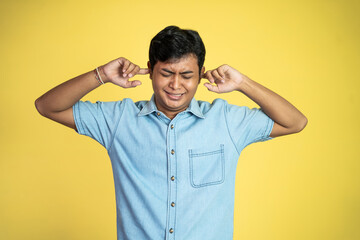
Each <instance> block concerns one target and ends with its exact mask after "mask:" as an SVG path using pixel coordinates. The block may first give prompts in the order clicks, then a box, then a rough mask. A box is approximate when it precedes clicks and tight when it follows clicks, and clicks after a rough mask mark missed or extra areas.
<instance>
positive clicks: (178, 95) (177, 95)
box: [169, 93, 182, 97]
mask: <svg viewBox="0 0 360 240" xmlns="http://www.w3.org/2000/svg"><path fill="white" fill-rule="evenodd" d="M169 94H170V95H173V96H176V97H180V96H181V95H182V94H181V93H180V94H173V93H169Z"/></svg>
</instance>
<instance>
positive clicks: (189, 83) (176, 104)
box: [149, 54, 204, 119]
mask: <svg viewBox="0 0 360 240" xmlns="http://www.w3.org/2000/svg"><path fill="white" fill-rule="evenodd" d="M149 67H150V66H149ZM203 72H204V68H203V69H202V73H203ZM150 78H151V79H152V84H153V89H154V94H155V103H156V107H157V108H158V110H159V111H161V112H163V113H164V114H165V115H166V116H167V117H169V118H170V119H173V118H174V117H175V116H176V114H178V113H179V112H182V111H184V110H186V108H187V107H188V106H189V104H190V102H191V100H192V98H193V97H194V95H195V93H196V89H197V86H198V84H199V83H200V79H199V78H200V76H199V66H198V63H197V57H196V56H194V55H192V54H190V55H186V56H184V57H182V58H180V59H175V60H173V61H168V62H157V63H156V64H155V66H154V69H153V71H152V73H151V74H150Z"/></svg>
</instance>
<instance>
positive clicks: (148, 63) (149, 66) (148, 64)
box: [147, 61, 152, 80]
mask: <svg viewBox="0 0 360 240" xmlns="http://www.w3.org/2000/svg"><path fill="white" fill-rule="evenodd" d="M147 66H148V69H149V71H150V73H149V75H150V79H151V80H152V71H151V65H150V61H148V62H147Z"/></svg>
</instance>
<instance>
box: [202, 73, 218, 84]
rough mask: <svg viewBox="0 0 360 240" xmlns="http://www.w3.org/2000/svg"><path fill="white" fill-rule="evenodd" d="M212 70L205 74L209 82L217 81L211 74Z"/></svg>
mask: <svg viewBox="0 0 360 240" xmlns="http://www.w3.org/2000/svg"><path fill="white" fill-rule="evenodd" d="M210 72H211V71H207V72H206V73H205V74H204V76H205V78H206V79H207V80H209V82H211V83H215V80H214V78H213V77H212V76H211V74H210Z"/></svg>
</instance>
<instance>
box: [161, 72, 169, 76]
mask: <svg viewBox="0 0 360 240" xmlns="http://www.w3.org/2000/svg"><path fill="white" fill-rule="evenodd" d="M161 76H163V77H170V76H171V74H164V73H161Z"/></svg>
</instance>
